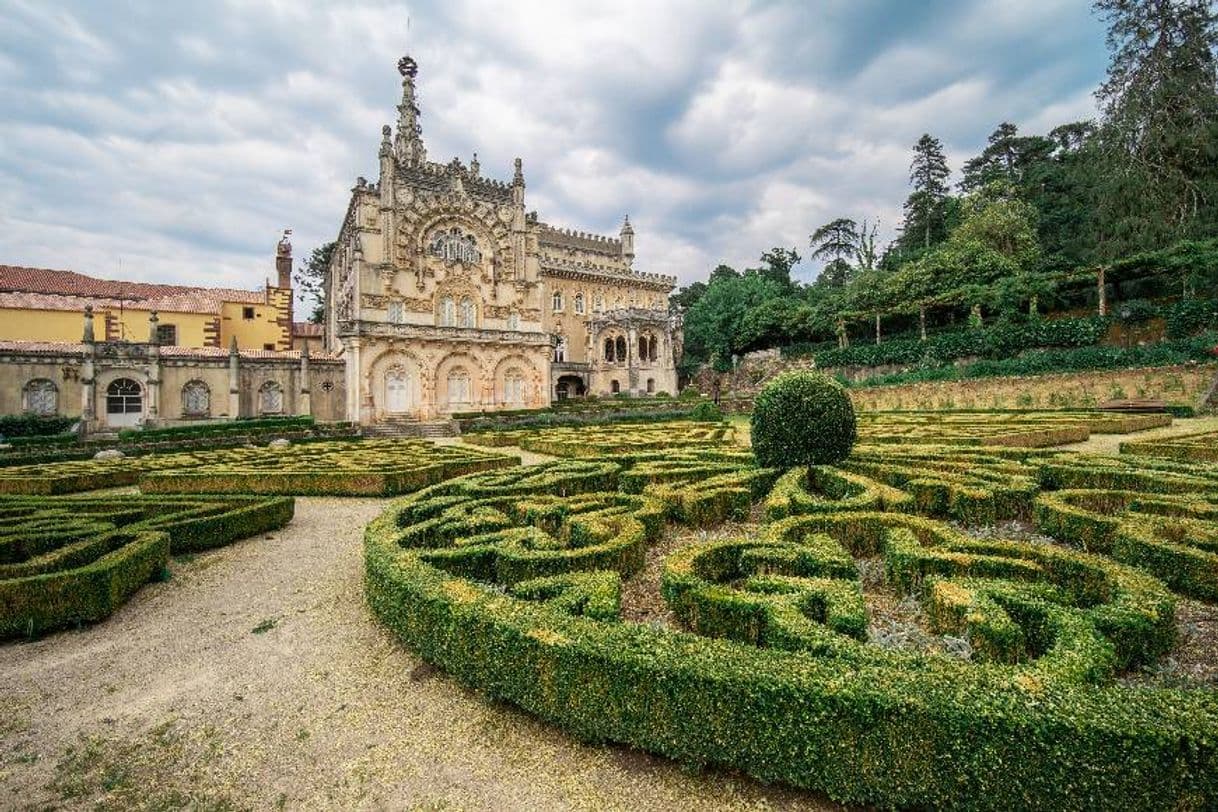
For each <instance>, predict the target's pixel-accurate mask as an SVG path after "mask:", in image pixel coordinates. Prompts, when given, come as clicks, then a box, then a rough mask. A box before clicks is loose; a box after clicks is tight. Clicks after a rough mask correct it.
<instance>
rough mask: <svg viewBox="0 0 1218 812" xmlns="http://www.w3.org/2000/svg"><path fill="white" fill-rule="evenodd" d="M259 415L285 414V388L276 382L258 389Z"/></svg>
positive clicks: (265, 384)
mask: <svg viewBox="0 0 1218 812" xmlns="http://www.w3.org/2000/svg"><path fill="white" fill-rule="evenodd" d="M258 413H259V414H283V387H282V386H280V385H279V384H278V383H276V382H275V381H267V382H266V383H264V384H263V385H262V386H261V387H259V388H258Z"/></svg>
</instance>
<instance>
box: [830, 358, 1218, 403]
mask: <svg viewBox="0 0 1218 812" xmlns="http://www.w3.org/2000/svg"><path fill="white" fill-rule="evenodd" d="M1216 375H1218V364H1182V365H1179V366H1171V367H1149V368H1141V369H1128V370H1100V371H1095V372H1071V373H1062V374H1056V375H1037V376H1017V377H1009V378H977V379H971V380H963V381H942V382H934V383H910V384H899V385H896V386H875V387H868V388H866V389H852V390H850V395H851V397H852V398H854V402H855V405H856V406H859V407H860V408H863V409H1063V408H1065V409H1069V408H1086V407H1091V406H1098V405H1099V404H1101V403H1103V402H1104V401H1106V400H1116V399H1125V398H1137V399H1141V398H1151V399H1156V400H1163V401H1166V402H1167V403H1169V404H1177V405H1181V406H1192V407H1199V406H1201V400H1202V398H1203V397H1204V396H1205V394H1206V393H1207V392H1208V391H1209V390H1210V387H1211V386H1212V385H1213V383H1214V378H1215V376H1216Z"/></svg>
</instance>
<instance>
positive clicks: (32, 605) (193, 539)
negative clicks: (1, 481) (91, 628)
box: [0, 495, 294, 638]
mask: <svg viewBox="0 0 1218 812" xmlns="http://www.w3.org/2000/svg"><path fill="white" fill-rule="evenodd" d="M293 510H294V503H293V501H292V500H291V499H282V498H278V499H266V498H251V497H245V496H236V497H222V498H217V497H206V496H204V497H180V496H179V497H148V496H130V495H124V496H106V497H93V496H84V497H70V498H66V499H65V498H55V499H47V498H44V497H28V496H9V497H0V514H2V515H3V516H4V518H5V531H4V533H3V534H0V638H5V637H16V636H22V635H25V636H33V635H37V634H42V633H44V632H47V631H52V630H54V629H60V628H64V627H69V626H73V625H76V624H79V623H82V622H95V621H98V620H101V619H103V618H105V617H106V616H108V615H110V614H111V613H112V612H113V611H114V610H115V609H117V608H118V607H119V606H120V605H122V603H123V602H124V601H126V600H127V598H128V597H130V595H131V594H132V593H134V592H135V591H136V590H137V589H139V588H140V587H141V586H142V585H143V584H145V583H147V582H148V581H149V580H153V579H155V578H157V577H158V576H159V575H160V574H161V573H163V572H164V571H165V564H166V562H167V561H168V559H169V556H170V555H171V554H176V553H184V552H193V551H196V550H202V549H207V548H211V547H218V546H220V545H223V544H228V543H229V542H232V541H235V540H237V539H240V538H247V537H249V536H253V535H257V534H258V533H262V532H265V531H267V530H272V529H275V528H278V527H282V526H283V525H285V524H287V523H288V522H289V521H291V519H292V514H293Z"/></svg>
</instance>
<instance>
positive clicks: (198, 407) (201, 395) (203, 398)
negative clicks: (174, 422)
mask: <svg viewBox="0 0 1218 812" xmlns="http://www.w3.org/2000/svg"><path fill="white" fill-rule="evenodd" d="M182 414H183V415H184V416H186V417H206V416H207V415H209V414H211V390H210V389H208V388H207V384H205V383H203V381H187V382H186V385H185V386H183V387H182Z"/></svg>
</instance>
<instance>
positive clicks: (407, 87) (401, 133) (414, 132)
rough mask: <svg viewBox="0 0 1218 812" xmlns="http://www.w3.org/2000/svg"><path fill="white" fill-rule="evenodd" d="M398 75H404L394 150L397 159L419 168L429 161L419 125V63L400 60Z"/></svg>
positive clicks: (404, 58) (403, 58)
mask: <svg viewBox="0 0 1218 812" xmlns="http://www.w3.org/2000/svg"><path fill="white" fill-rule="evenodd" d="M398 73H400V74H402V101H401V103H400V104H399V105H398V134H397V138H396V139H395V140H394V143H393V148H394V152H396V153H397V158H398V160H399V161H401V162H402V163H403V164H405V165H406V166H419V165H421V164H423V163H424V162H425V161H426V160H427V149H426V148H425V147H424V146H423V127H422V126H421V125H420V124H419V115H420V113H419V104H418V101H417V100H416V99H415V92H414V78H415V76H417V75H418V73H419V63H417V62H415V61H414V59H412V58H411V57H409V56H404V57H402V58H401V59H399V60H398Z"/></svg>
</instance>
